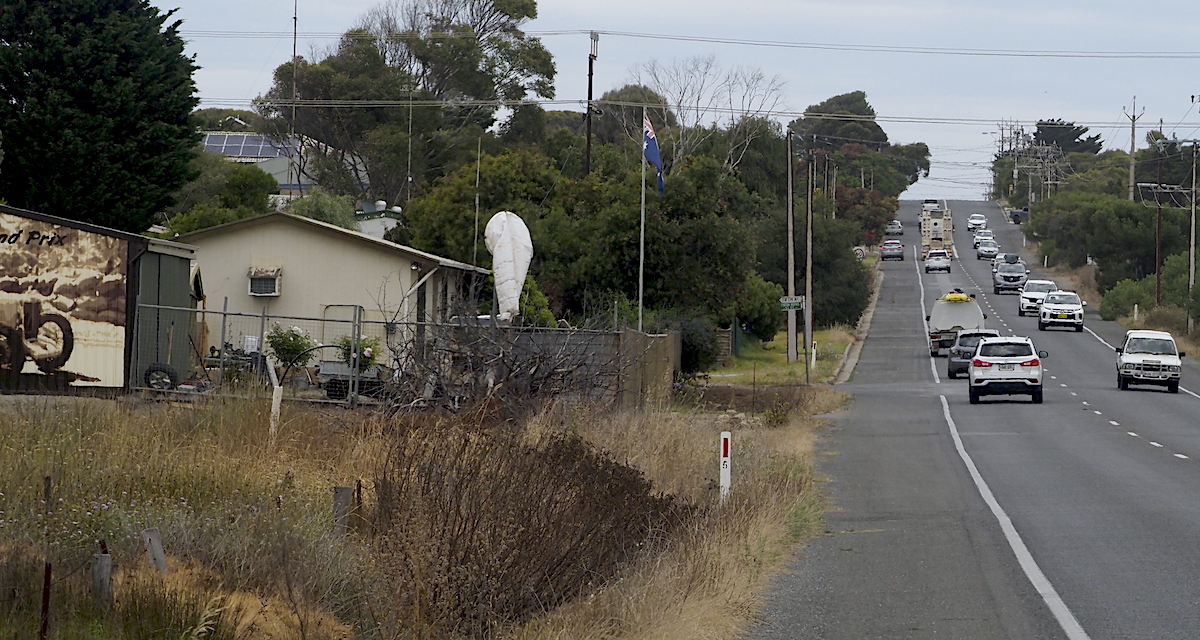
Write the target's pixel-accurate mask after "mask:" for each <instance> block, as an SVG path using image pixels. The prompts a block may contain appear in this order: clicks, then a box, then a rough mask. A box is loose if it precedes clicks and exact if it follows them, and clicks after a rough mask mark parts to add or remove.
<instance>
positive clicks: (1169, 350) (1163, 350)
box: [1125, 338, 1175, 356]
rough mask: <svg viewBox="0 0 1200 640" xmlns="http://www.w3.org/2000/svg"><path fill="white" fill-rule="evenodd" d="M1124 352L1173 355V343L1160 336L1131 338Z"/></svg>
mask: <svg viewBox="0 0 1200 640" xmlns="http://www.w3.org/2000/svg"><path fill="white" fill-rule="evenodd" d="M1125 353H1149V354H1154V355H1160V356H1173V355H1175V343H1174V342H1172V341H1170V340H1164V339H1162V338H1131V339H1130V340H1129V344H1128V345H1127V346H1126V347H1125Z"/></svg>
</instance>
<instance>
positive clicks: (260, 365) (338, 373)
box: [128, 304, 679, 409]
mask: <svg viewBox="0 0 1200 640" xmlns="http://www.w3.org/2000/svg"><path fill="white" fill-rule="evenodd" d="M135 333H136V343H135V345H134V349H133V351H132V357H131V362H130V367H129V372H130V373H129V381H128V383H129V387H130V388H132V389H141V390H150V391H159V392H165V393H184V394H226V395H228V394H246V393H250V392H254V391H255V390H265V389H267V388H270V387H271V386H273V385H275V384H279V385H281V386H282V388H283V392H284V395H285V397H289V398H292V399H300V400H311V401H321V402H345V403H350V404H355V403H358V402H360V401H363V400H364V399H367V400H368V401H372V400H370V399H374V401H380V402H385V403H387V404H391V405H397V406H407V405H412V406H423V405H427V404H430V403H443V404H446V405H448V406H449V407H450V408H452V409H457V408H459V406H461V405H462V404H463V403H464V402H469V401H470V400H472V399H478V398H480V397H484V396H488V395H490V394H492V393H493V390H494V389H496V388H497V387H501V386H503V387H505V389H506V391H507V392H510V393H511V392H513V391H516V392H519V393H524V394H528V395H536V394H544V393H554V394H558V395H562V394H569V395H576V396H580V397H585V398H587V399H593V400H603V399H611V400H614V401H617V402H619V403H620V404H622V405H641V404H644V403H645V402H646V400H647V399H648V398H649V397H651V396H653V395H656V394H663V393H667V392H669V389H670V385H671V383H672V381H673V375H674V372H675V371H677V370H678V365H679V362H678V360H679V348H678V342H679V338H678V336H677V335H675V334H670V335H664V336H649V335H646V334H640V333H637V332H634V331H629V330H626V331H595V330H584V329H563V328H545V327H512V326H506V325H502V324H498V323H495V322H493V321H492V320H491V319H490V318H487V317H482V318H476V317H469V318H463V319H460V318H457V317H455V318H452V319H451V320H450V321H447V322H440V323H433V322H408V323H402V322H381V321H368V320H365V319H363V309H362V308H361V307H356V306H350V305H346V306H330V307H327V308H326V312H325V317H322V318H311V317H294V316H278V315H270V314H267V313H262V314H257V315H256V314H248V313H242V312H232V311H224V310H222V311H217V310H208V309H191V308H184V307H169V306H162V305H149V304H144V305H139V313H138V316H137V323H136V326H135Z"/></svg>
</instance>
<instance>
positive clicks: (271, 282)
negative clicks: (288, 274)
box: [249, 267, 283, 296]
mask: <svg viewBox="0 0 1200 640" xmlns="http://www.w3.org/2000/svg"><path fill="white" fill-rule="evenodd" d="M282 271H283V270H282V269H278V268H276V269H264V268H261V267H252V268H251V269H250V274H249V275H250V295H252V296H278V295H279V279H280V274H281V272H282Z"/></svg>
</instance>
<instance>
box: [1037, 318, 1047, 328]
mask: <svg viewBox="0 0 1200 640" xmlns="http://www.w3.org/2000/svg"><path fill="white" fill-rule="evenodd" d="M1045 330H1046V323H1045V322H1042V321H1040V320H1039V321H1038V331H1045Z"/></svg>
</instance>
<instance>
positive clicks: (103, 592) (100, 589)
mask: <svg viewBox="0 0 1200 640" xmlns="http://www.w3.org/2000/svg"><path fill="white" fill-rule="evenodd" d="M92 596H93V597H94V598H95V599H96V602H97V603H98V604H99V605H100V606H101V607H102V608H103V609H105V610H108V609H110V608H112V601H113V592H112V556H110V555H109V554H107V553H93V554H92Z"/></svg>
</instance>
